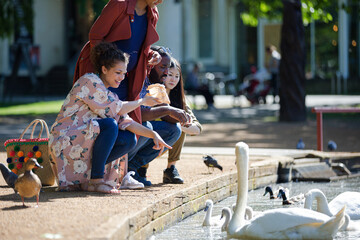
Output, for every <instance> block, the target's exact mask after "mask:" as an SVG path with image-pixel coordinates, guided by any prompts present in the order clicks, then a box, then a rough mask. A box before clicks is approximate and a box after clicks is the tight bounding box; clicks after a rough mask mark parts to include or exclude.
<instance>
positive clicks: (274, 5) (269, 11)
mask: <svg viewBox="0 0 360 240" xmlns="http://www.w3.org/2000/svg"><path fill="white" fill-rule="evenodd" d="M239 1H240V2H241V4H242V5H243V6H244V8H245V11H244V12H243V13H241V15H240V17H241V19H242V20H243V22H244V24H246V25H250V26H256V25H257V24H258V19H259V18H267V19H270V20H281V18H282V9H283V3H282V0H255V1H254V0H239ZM301 2H302V16H303V22H304V24H305V25H307V24H308V23H310V22H311V21H313V20H320V21H323V22H329V21H332V20H333V17H332V15H331V14H330V13H329V12H327V11H326V8H327V7H328V6H330V5H331V4H334V1H333V0H302V1H301ZM336 3H337V1H336Z"/></svg>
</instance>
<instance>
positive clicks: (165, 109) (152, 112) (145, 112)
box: [141, 106, 191, 125]
mask: <svg viewBox="0 0 360 240" xmlns="http://www.w3.org/2000/svg"><path fill="white" fill-rule="evenodd" d="M141 116H142V121H143V122H145V121H153V120H155V119H158V118H164V117H166V116H169V117H171V118H172V119H173V120H175V121H174V122H179V123H180V124H181V125H184V124H189V123H190V121H191V117H190V115H189V114H188V113H186V112H185V111H184V110H182V109H179V108H174V107H171V106H158V107H152V108H142V109H141ZM164 120H166V118H164ZM169 122H171V121H170V120H169Z"/></svg>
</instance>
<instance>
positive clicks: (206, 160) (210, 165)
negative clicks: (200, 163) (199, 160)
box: [203, 155, 223, 171]
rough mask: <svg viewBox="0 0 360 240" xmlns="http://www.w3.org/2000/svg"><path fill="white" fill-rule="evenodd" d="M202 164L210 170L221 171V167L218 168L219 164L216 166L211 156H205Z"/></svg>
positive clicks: (216, 163) (215, 161)
mask: <svg viewBox="0 0 360 240" xmlns="http://www.w3.org/2000/svg"><path fill="white" fill-rule="evenodd" d="M203 160H204V163H205V165H206V166H207V167H208V168H209V169H210V168H213V169H214V168H218V169H220V170H221V171H222V170H223V167H222V166H220V164H218V162H217V160H216V159H215V158H213V157H212V156H211V155H206V156H204V157H203Z"/></svg>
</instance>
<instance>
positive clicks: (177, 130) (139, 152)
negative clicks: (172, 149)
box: [128, 121, 181, 171]
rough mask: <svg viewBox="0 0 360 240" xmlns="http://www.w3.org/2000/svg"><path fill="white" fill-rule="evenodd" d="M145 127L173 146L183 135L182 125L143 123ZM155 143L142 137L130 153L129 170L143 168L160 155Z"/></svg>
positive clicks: (160, 122) (157, 122)
mask: <svg viewBox="0 0 360 240" xmlns="http://www.w3.org/2000/svg"><path fill="white" fill-rule="evenodd" d="M143 126H145V127H147V128H150V129H152V130H154V131H155V132H157V133H158V134H159V135H160V136H161V138H162V139H163V140H164V141H165V142H166V143H167V144H168V145H170V146H172V145H173V144H174V143H175V142H176V141H177V140H178V139H179V137H180V135H181V127H180V124H179V123H177V124H174V123H168V122H165V121H150V122H143ZM153 147H154V141H153V140H152V139H150V138H146V137H143V136H140V137H139V139H138V142H137V144H136V147H135V148H134V149H133V150H132V151H130V152H129V153H128V159H129V163H128V167H129V170H135V171H136V170H137V169H139V168H140V167H141V166H143V165H146V164H148V163H149V162H151V161H152V160H154V159H155V158H156V157H157V156H158V155H159V153H160V150H155V149H153Z"/></svg>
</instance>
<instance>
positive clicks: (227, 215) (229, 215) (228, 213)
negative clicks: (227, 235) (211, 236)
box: [221, 211, 231, 231]
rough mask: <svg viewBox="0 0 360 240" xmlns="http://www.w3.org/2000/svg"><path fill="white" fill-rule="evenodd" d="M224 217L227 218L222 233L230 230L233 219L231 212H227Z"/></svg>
mask: <svg viewBox="0 0 360 240" xmlns="http://www.w3.org/2000/svg"><path fill="white" fill-rule="evenodd" d="M224 216H225V222H224V224H223V225H222V227H221V230H222V231H226V230H227V229H228V226H229V222H230V219H231V211H225V212H224Z"/></svg>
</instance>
